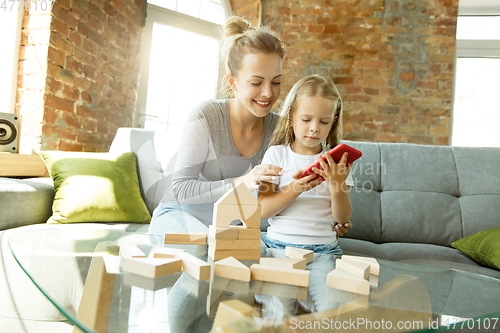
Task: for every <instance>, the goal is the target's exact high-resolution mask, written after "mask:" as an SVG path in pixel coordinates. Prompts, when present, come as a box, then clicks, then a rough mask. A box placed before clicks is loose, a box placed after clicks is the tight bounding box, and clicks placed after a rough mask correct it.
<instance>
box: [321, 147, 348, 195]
mask: <svg viewBox="0 0 500 333" xmlns="http://www.w3.org/2000/svg"><path fill="white" fill-rule="evenodd" d="M347 156H348V153H347V152H346V153H344V154H343V155H342V158H341V159H340V161H339V163H338V164H337V163H335V161H334V160H333V158H332V156H331V155H330V154H328V153H325V157H326V162H325V161H324V160H323V158H322V157H321V156H319V157H318V158H319V163H320V165H321V167H322V168H323V170H320V169H317V168H314V169H313V171H314V172H316V173H317V174H318V175H320V176H321V177H323V178H324V179H325V181H326V182H327V183H328V184H329V185H330V189H331V190H336V191H339V190H347V186H346V185H345V180H346V179H347V176H348V175H349V172H351V165H349V166H346V163H347ZM333 186H335V188H332V187H333Z"/></svg>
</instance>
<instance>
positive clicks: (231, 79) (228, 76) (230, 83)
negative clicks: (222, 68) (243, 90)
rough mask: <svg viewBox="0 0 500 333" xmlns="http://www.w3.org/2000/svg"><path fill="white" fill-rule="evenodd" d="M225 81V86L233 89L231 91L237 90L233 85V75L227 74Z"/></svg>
mask: <svg viewBox="0 0 500 333" xmlns="http://www.w3.org/2000/svg"><path fill="white" fill-rule="evenodd" d="M226 81H227V84H229V86H230V87H231V89H233V91H237V90H238V89H237V88H236V85H235V84H234V76H233V74H231V73H229V74H227V75H226Z"/></svg>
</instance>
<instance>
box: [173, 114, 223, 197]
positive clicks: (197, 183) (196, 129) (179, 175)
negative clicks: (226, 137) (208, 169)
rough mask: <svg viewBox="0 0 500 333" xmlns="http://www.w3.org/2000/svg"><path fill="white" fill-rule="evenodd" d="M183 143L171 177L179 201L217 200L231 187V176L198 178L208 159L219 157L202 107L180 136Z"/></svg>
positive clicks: (213, 161)
mask: <svg viewBox="0 0 500 333" xmlns="http://www.w3.org/2000/svg"><path fill="white" fill-rule="evenodd" d="M181 142H182V145H181V147H180V148H179V151H178V153H177V158H176V163H175V171H174V174H173V179H172V194H173V195H174V198H175V200H176V201H177V202H178V203H179V204H180V205H193V204H204V203H210V202H215V201H217V199H219V198H220V197H221V196H222V195H223V194H224V193H226V192H227V191H228V190H229V188H230V184H229V183H230V180H229V179H223V180H214V181H203V180H199V176H200V173H201V170H202V168H203V166H204V165H205V163H213V167H214V168H218V167H219V165H218V161H217V158H216V156H215V154H214V153H213V155H212V154H211V153H210V152H214V149H213V147H211V145H212V140H211V139H210V130H209V127H208V123H207V121H206V119H205V118H204V117H203V114H202V112H201V110H198V112H195V113H193V114H192V116H191V117H190V119H189V120H188V122H187V123H186V126H185V128H184V132H183V135H182V139H181Z"/></svg>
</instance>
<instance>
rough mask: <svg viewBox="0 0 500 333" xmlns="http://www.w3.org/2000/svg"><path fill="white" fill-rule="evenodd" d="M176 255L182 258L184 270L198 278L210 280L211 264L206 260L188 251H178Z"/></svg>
mask: <svg viewBox="0 0 500 333" xmlns="http://www.w3.org/2000/svg"><path fill="white" fill-rule="evenodd" d="M175 257H176V258H178V259H181V260H182V270H183V271H184V272H186V273H187V274H189V275H190V276H192V277H194V278H195V279H196V280H200V281H205V280H210V265H209V264H208V263H206V262H205V261H203V260H201V259H198V258H196V257H195V256H193V255H191V254H189V253H186V252H178V253H177V254H176V255H175Z"/></svg>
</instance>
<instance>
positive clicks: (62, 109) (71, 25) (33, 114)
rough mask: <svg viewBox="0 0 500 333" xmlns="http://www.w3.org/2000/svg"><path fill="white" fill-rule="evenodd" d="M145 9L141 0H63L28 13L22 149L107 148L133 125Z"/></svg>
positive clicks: (20, 83) (21, 103)
mask: <svg viewBox="0 0 500 333" xmlns="http://www.w3.org/2000/svg"><path fill="white" fill-rule="evenodd" d="M144 10H145V8H144V1H142V0H112V1H97V0H56V3H55V4H54V6H53V8H52V11H51V12H50V11H49V12H46V13H40V12H34V11H30V12H26V13H25V18H24V22H23V32H22V33H23V35H22V42H21V51H20V55H21V56H20V64H19V80H18V98H17V112H18V113H20V114H21V115H22V116H23V123H22V133H21V140H22V141H21V150H22V151H23V150H24V151H25V152H26V151H27V150H31V149H34V150H39V149H42V150H48V149H50V150H71V151H107V150H108V148H109V146H110V144H111V141H112V139H113V137H114V135H115V133H116V130H117V129H118V127H121V126H132V125H133V117H134V109H135V101H136V90H137V83H138V75H139V64H140V45H141V37H142V26H143V20H144V14H143V12H144ZM34 52H36V53H37V55H38V56H37V57H33V56H30V55H33V53H34Z"/></svg>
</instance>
